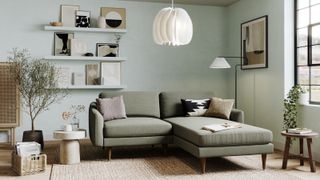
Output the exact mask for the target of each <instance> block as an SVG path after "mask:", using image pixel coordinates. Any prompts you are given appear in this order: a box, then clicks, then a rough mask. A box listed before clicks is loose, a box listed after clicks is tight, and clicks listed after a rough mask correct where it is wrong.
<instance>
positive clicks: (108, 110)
mask: <svg viewBox="0 0 320 180" xmlns="http://www.w3.org/2000/svg"><path fill="white" fill-rule="evenodd" d="M97 105H98V110H99V111H100V113H101V114H102V116H103V119H104V120H105V121H106V120H112V119H124V118H127V116H126V110H125V106H124V101H123V97H122V96H117V97H113V98H103V99H100V98H97Z"/></svg>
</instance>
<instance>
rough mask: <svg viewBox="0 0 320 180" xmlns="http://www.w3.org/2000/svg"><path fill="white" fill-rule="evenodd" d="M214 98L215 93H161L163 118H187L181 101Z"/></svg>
mask: <svg viewBox="0 0 320 180" xmlns="http://www.w3.org/2000/svg"><path fill="white" fill-rule="evenodd" d="M213 96H214V93H213V92H161V93H160V112H161V118H169V117H177V116H185V112H184V109H183V106H182V104H181V99H206V98H208V99H209V98H211V97H213Z"/></svg>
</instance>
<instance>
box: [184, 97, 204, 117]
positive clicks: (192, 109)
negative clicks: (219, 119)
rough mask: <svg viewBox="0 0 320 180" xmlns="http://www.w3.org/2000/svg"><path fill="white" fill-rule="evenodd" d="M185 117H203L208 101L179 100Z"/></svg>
mask: <svg viewBox="0 0 320 180" xmlns="http://www.w3.org/2000/svg"><path fill="white" fill-rule="evenodd" d="M181 103H182V106H183V109H184V112H185V115H186V116H192V117H196V116H204V114H205V113H206V111H207V110H208V107H209V104H210V99H181Z"/></svg>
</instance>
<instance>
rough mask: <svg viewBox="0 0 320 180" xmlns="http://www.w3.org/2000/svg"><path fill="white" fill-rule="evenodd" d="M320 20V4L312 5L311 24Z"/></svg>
mask: <svg viewBox="0 0 320 180" xmlns="http://www.w3.org/2000/svg"><path fill="white" fill-rule="evenodd" d="M318 22H320V5H316V6H313V7H311V24H314V23H318Z"/></svg>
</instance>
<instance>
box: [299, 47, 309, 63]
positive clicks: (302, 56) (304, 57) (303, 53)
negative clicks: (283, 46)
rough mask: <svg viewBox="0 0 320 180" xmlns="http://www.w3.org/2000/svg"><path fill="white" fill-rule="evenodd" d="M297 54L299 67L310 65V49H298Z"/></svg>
mask: <svg viewBox="0 0 320 180" xmlns="http://www.w3.org/2000/svg"><path fill="white" fill-rule="evenodd" d="M297 53H298V54H297V59H298V65H308V48H307V47H302V48H298V49H297Z"/></svg>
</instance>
